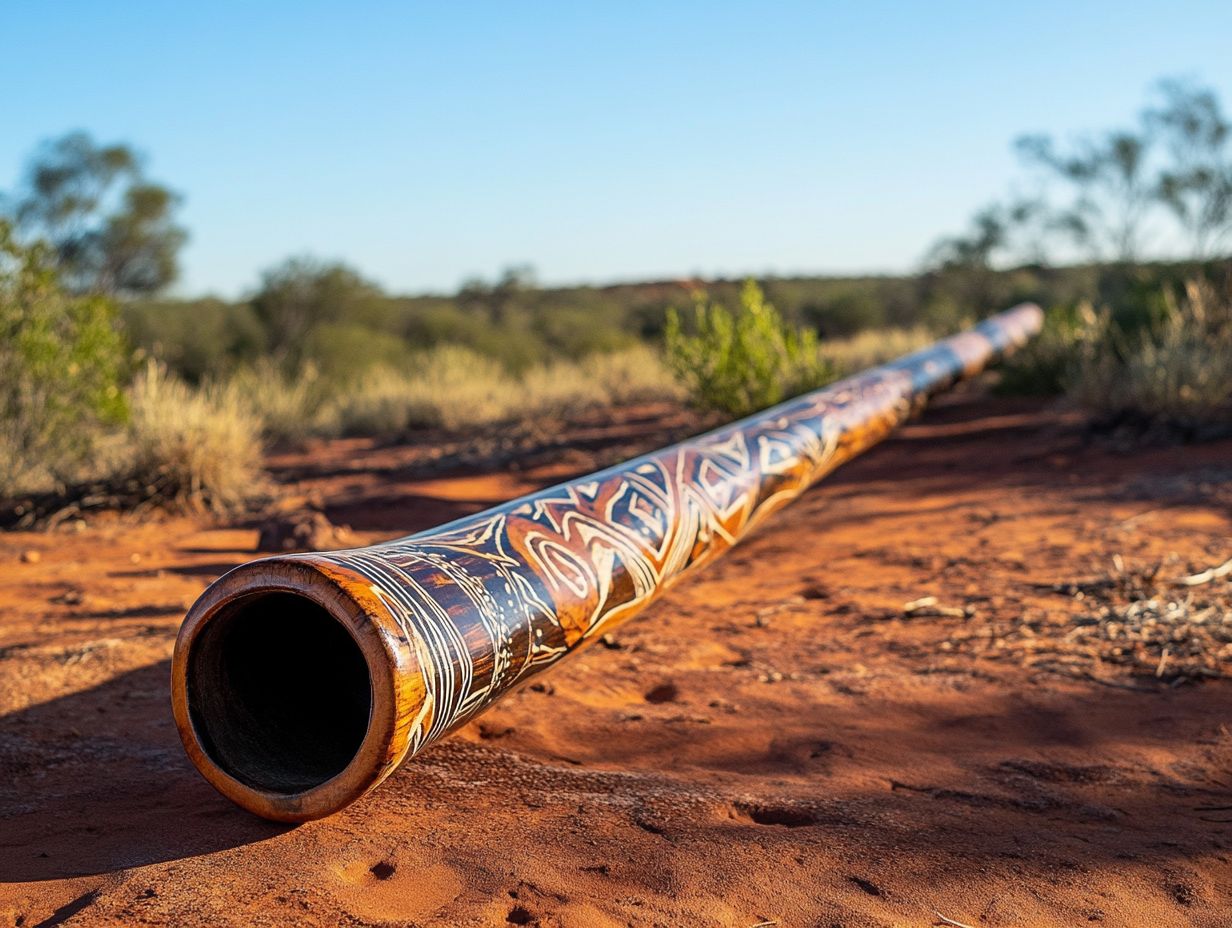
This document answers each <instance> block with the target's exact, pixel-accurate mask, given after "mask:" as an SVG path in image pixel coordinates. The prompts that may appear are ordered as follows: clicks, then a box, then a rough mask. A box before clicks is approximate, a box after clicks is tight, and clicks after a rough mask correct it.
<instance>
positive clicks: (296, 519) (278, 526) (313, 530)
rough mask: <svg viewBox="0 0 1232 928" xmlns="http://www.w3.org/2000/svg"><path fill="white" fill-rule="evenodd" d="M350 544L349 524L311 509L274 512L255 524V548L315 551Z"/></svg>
mask: <svg viewBox="0 0 1232 928" xmlns="http://www.w3.org/2000/svg"><path fill="white" fill-rule="evenodd" d="M353 543H354V539H353V538H352V536H351V530H350V528H349V527H347V526H345V525H334V523H332V522H330V521H329V519H328V518H326V516H325V513H323V512H315V511H312V510H300V511H299V512H287V513H278V514H276V515H273V516H270V517H269V518H268V519H266V520H265V521H264V522H262V523H261V524H260V525H259V526H258V527H257V550H258V551H319V550H325V549H329V548H344V547H346V546H347V545H350V544H353Z"/></svg>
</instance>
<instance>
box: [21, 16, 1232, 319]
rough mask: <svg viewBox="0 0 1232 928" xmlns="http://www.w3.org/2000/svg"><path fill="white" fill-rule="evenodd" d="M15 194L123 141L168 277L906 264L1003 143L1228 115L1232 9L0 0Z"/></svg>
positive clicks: (881, 269) (398, 277) (991, 178)
mask: <svg viewBox="0 0 1232 928" xmlns="http://www.w3.org/2000/svg"><path fill="white" fill-rule="evenodd" d="M5 22H6V26H7V28H8V30H9V34H10V36H13V37H19V38H20V40H21V41H20V42H19V43H11V45H12V47H10V48H9V49H7V50H6V51H7V55H6V57H5V59H4V60H3V62H0V75H2V76H3V78H4V79H5V85H6V86H7V87H9V88H11V91H10V94H9V95H8V97H7V98H6V100H5V102H4V104H3V108H2V110H0V112H2V113H3V116H4V124H5V126H6V131H5V133H4V136H3V137H2V138H0V191H11V190H12V189H13V188H14V187H15V186H16V184H17V183H18V181H19V180H20V177H21V174H22V172H23V170H24V166H25V164H26V162H27V160H28V158H29V157H30V155H31V154H32V153H33V152H34V150H35V148H36V146H37V145H38V143H39V142H41V141H43V140H46V139H48V138H52V137H56V136H59V135H61V134H63V133H65V132H68V131H71V130H75V129H84V130H86V131H88V132H89V133H91V134H92V135H93V136H94V137H95V138H96V139H97V140H99V141H104V142H113V141H123V142H127V143H130V144H132V145H133V146H134V147H135V148H136V149H137V150H138V151H140V152H142V153H143V154H144V155H145V156H146V158H147V165H148V172H149V174H150V176H151V177H152V178H154V179H156V180H159V181H161V182H163V183H166V184H167V185H169V186H170V187H171V188H173V189H174V190H176V191H178V192H180V193H181V194H183V196H184V206H183V208H182V210H181V211H180V213H179V218H180V221H181V223H182V224H183V225H185V226H186V227H187V229H188V230H189V233H190V236H191V238H190V241H189V244H188V246H187V248H186V249H185V251H184V254H183V261H182V266H183V274H182V277H181V280H180V282H179V283H178V284H177V285H176V287H175V288H174V292H175V293H177V294H179V295H197V294H205V293H213V294H217V295H219V296H223V297H226V298H232V297H236V296H239V295H241V294H243V293H245V292H247V291H250V290H251V289H253V288H254V287H255V285H256V283H257V280H258V275H259V273H260V271H261V270H263V269H265V268H267V267H269V266H271V265H273V264H276V263H278V262H279V261H281V260H282V259H284V258H286V257H289V256H292V255H300V254H311V255H314V256H317V257H320V258H323V259H341V260H344V261H346V262H348V263H349V264H352V265H353V266H355V267H356V268H358V269H359V270H360V271H361V272H363V273H364V274H365V275H367V276H369V277H371V278H373V279H375V280H376V281H377V282H379V283H380V284H381V285H382V286H384V287H386V288H387V289H389V290H391V291H393V292H399V293H423V292H451V291H453V290H456V288H457V286H458V285H459V284H460V283H461V282H462V281H463V280H465V279H467V278H471V277H476V276H479V277H484V278H489V279H490V278H493V277H495V276H496V275H498V274H499V273H500V271H501V270H502V269H503V268H505V267H507V266H510V265H515V264H530V265H532V266H533V267H534V268H535V269H536V272H537V274H538V276H539V278H540V279H541V280H542V281H543V282H544V283H546V284H549V285H558V284H595V285H605V284H611V283H620V282H628V281H635V280H648V279H675V278H681V277H688V276H695V275H696V276H707V277H713V276H725V277H738V276H743V275H745V274H759V275H760V274H767V273H773V274H777V275H780V276H788V275H793V274H802V275H814V274H827V275H830V274H874V273H890V274H893V273H902V272H905V271H909V270H911V269H913V268H915V267H916V266H918V264H919V262H920V260H921V258H922V257H923V255H924V253H925V252H926V250H927V249H928V247H929V246H930V245H931V244H932V243H933V241H935V240H936V239H937V238H938V237H940V236H941V235H944V234H950V233H955V232H958V231H961V230H962V229H963V227H964V226H965V224H966V222H967V219H968V218H969V216H970V214H971V213H972V212H973V211H974V210H975V209H977V208H978V207H980V206H982V205H983V204H985V203H986V202H988V201H990V200H992V199H995V198H997V197H1000V196H1002V195H1004V194H1005V193H1007V192H1008V191H1009V189H1010V186H1011V184H1012V183H1013V181H1014V179H1015V177H1016V176H1021V174H1020V172H1019V170H1018V167H1017V163H1016V161H1015V158H1014V156H1013V152H1012V150H1011V143H1012V141H1013V139H1014V138H1015V137H1016V136H1018V135H1020V134H1022V133H1026V132H1032V131H1043V132H1049V133H1052V134H1054V135H1056V136H1058V137H1059V138H1062V139H1065V138H1069V137H1073V136H1074V135H1075V134H1077V133H1080V132H1083V131H1093V130H1099V129H1103V128H1108V127H1112V126H1115V125H1122V124H1127V123H1130V122H1132V120H1133V119H1134V118H1135V115H1136V113H1137V111H1138V110H1139V109H1140V108H1141V106H1142V105H1143V103H1144V102H1145V101H1146V99H1147V96H1148V92H1149V90H1150V88H1151V86H1152V85H1153V84H1154V82H1155V81H1156V80H1158V79H1159V78H1161V77H1168V76H1179V77H1185V78H1190V79H1193V80H1195V81H1198V82H1200V83H1203V84H1206V85H1209V86H1211V87H1213V88H1214V89H1215V90H1216V91H1218V92H1219V93H1220V94H1221V96H1222V97H1223V99H1224V102H1225V104H1228V105H1232V60H1230V59H1229V56H1228V55H1227V54H1226V36H1227V35H1228V34H1230V33H1232V28H1230V27H1232V6H1229V5H1227V4H1215V3H1205V2H1190V3H1183V4H1167V5H1165V4H1163V3H1151V4H1136V5H1134V6H1133V7H1132V8H1125V7H1123V6H1122V5H1119V4H1113V3H1105V2H1098V3H1087V4H1082V5H1081V6H1077V7H1074V6H1071V5H1066V4H1061V3H1059V2H1045V3H1041V4H1036V5H1032V6H1031V8H1030V9H1025V8H1008V7H994V8H988V7H985V6H981V5H979V4H974V3H955V2H950V3H941V4H936V5H930V6H928V7H927V8H925V7H923V6H916V5H906V4H885V3H880V4H866V5H861V6H860V7H859V8H858V9H855V8H852V7H849V6H845V5H838V4H828V3H824V4H810V3H803V2H782V3H775V4H770V5H767V6H762V7H758V8H757V9H756V10H754V9H753V8H752V7H750V6H744V5H736V4H701V3H671V4H644V3H633V4H626V5H622V6H620V7H619V8H617V7H615V6H613V7H592V6H586V7H584V8H577V7H574V6H570V5H565V4H548V3H538V4H529V5H525V6H519V7H517V8H516V9H515V8H513V7H508V6H503V5H498V4H482V3H475V4H467V5H451V6H449V7H444V6H437V7H430V6H427V5H404V4H384V3H366V4H360V5H351V6H347V7H343V6H341V5H330V4H320V3H303V4H289V3H285V2H280V3H271V4H266V5H263V6H262V7H261V9H259V10H253V9H248V8H246V7H245V6H243V5H239V4H233V3H221V4H216V5H212V6H210V7H208V8H205V7H202V8H193V7H188V6H169V7H166V8H154V7H147V6H141V7H138V6H137V5H125V6H122V7H107V6H102V5H95V4H86V3H64V4H60V5H57V6H56V7H54V8H47V7H35V6H29V7H25V8H20V9H13V10H9V11H7V13H6V14H5Z"/></svg>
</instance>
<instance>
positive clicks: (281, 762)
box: [188, 593, 372, 794]
mask: <svg viewBox="0 0 1232 928" xmlns="http://www.w3.org/2000/svg"><path fill="white" fill-rule="evenodd" d="M188 707H189V713H190V715H191V717H192V722H193V727H194V728H195V729H196V732H197V737H198V739H199V740H200V742H201V746H202V747H203V748H204V750H205V753H206V754H207V755H209V757H210V759H211V760H213V761H214V763H216V764H217V765H218V766H219V767H221V768H222V769H223V770H225V771H226V772H227V773H229V774H230V775H231V776H233V777H235V778H236V779H237V780H239V781H240V782H242V783H245V784H247V785H248V786H251V787H255V788H257V789H262V790H266V791H268V792H275V793H284V794H291V793H299V792H303V791H304V790H307V789H311V788H312V787H315V786H319V785H321V784H322V783H324V782H325V781H326V780H329V779H331V778H332V777H334V776H336V775H337V774H339V773H341V772H342V770H343V769H344V768H345V767H346V766H347V764H349V763H350V762H351V759H352V758H353V757H354V756H355V754H356V752H357V751H358V750H359V746H360V744H361V743H362V742H363V740H364V735H365V734H366V733H367V730H368V718H369V715H370V713H371V711H372V687H371V683H370V681H369V677H368V666H367V664H366V663H365V661H364V657H363V654H362V653H361V652H360V650H359V645H357V644H356V643H355V640H354V639H353V638H352V637H351V636H350V634H349V633H348V632H347V630H346V629H345V628H344V627H343V626H342V625H340V624H339V623H338V621H337V620H335V619H334V618H333V617H332V616H330V614H329V613H328V612H326V611H325V609H323V608H321V607H320V606H318V605H317V604H316V603H314V602H312V601H311V600H309V599H306V598H304V597H302V596H297V595H295V594H293V593H267V594H262V595H256V596H252V597H249V598H246V599H242V600H239V601H238V602H236V603H233V604H232V605H230V606H228V607H226V608H225V610H224V611H223V612H222V613H220V614H219V615H217V616H215V617H214V618H213V619H212V620H211V621H210V622H208V623H207V624H206V626H205V627H204V628H203V629H202V630H201V632H200V634H199V635H198V636H197V638H196V640H195V641H194V642H193V646H192V651H191V652H190V654H189V658H188Z"/></svg>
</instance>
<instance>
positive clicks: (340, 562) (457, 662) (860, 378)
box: [171, 304, 1043, 822]
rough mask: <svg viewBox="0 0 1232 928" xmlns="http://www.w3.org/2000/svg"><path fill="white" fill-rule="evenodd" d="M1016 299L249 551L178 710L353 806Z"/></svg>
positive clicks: (885, 408)
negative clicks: (576, 458) (792, 382)
mask: <svg viewBox="0 0 1232 928" xmlns="http://www.w3.org/2000/svg"><path fill="white" fill-rule="evenodd" d="M1042 324H1043V314H1042V313H1041V312H1040V310H1039V308H1038V307H1036V306H1033V305H1027V304H1024V305H1022V306H1017V307H1015V308H1014V309H1011V310H1009V311H1007V312H1004V313H1001V314H1000V315H997V316H993V317H991V318H989V319H987V320H985V321H984V322H982V323H980V324H979V325H977V326H975V327H974V328H973V329H970V330H968V331H966V332H963V333H961V334H959V335H955V336H954V337H952V338H947V339H944V340H942V341H939V342H936V343H935V344H933V345H931V346H930V347H928V348H925V349H923V350H922V351H918V352H916V353H914V354H910V355H907V356H905V357H903V358H900V359H899V360H897V361H893V362H891V363H889V364H886V365H884V366H882V367H878V368H874V369H872V370H869V371H866V372H864V373H862V374H858V375H856V376H854V377H849V378H847V379H846V380H842V381H839V382H837V383H834V384H832V385H831V386H828V387H825V388H824V389H821V390H816V391H814V392H812V393H808V394H805V395H804V396H800V397H797V398H795V399H792V400H788V401H787V402H785V403H781V404H780V405H778V406H775V407H773V408H771V409H767V410H764V411H763V412H759V413H757V414H755V415H753V416H750V417H748V418H746V419H742V420H740V421H739V422H735V423H733V424H731V425H726V426H723V427H722V428H720V429H717V430H715V431H713V432H709V433H707V434H705V435H701V436H699V437H697V438H693V439H690V440H688V441H685V442H682V443H680V444H678V445H674V446H672V447H670V448H666V449H664V450H662V451H657V452H654V453H652V454H647V455H644V456H642V457H639V458H635V459H633V460H631V461H628V462H627V463H624V464H620V465H617V466H616V467H612V468H609V469H607V470H604V471H600V472H599V473H596V474H592V475H589V476H586V477H581V478H579V479H576V480H571V481H569V482H567V483H563V484H560V485H559V486H555V487H552V488H550V489H547V490H543V491H541V492H538V493H534V494H531V495H530V496H525V497H522V498H521V499H516V500H513V501H512V502H508V503H505V504H503V505H501V506H497V507H496V508H494V509H489V510H487V511H486V512H481V513H478V514H477V515H473V516H467V517H465V518H463V519H458V520H457V521H454V522H451V523H449V524H448V525H444V526H442V527H440V528H436V529H431V530H429V531H426V532H421V533H419V534H417V535H411V536H409V537H406V538H400V539H397V540H395V541H390V542H387V543H384V544H378V545H373V546H371V547H367V548H355V549H352V550H346V551H330V552H326V553H318V554H302V555H287V556H279V557H270V558H264V559H262V560H257V561H253V562H251V563H248V564H245V565H243V566H241V567H237V568H236V569H235V570H232V571H231V572H230V573H228V574H226V575H225V576H223V577H222V578H221V579H219V580H218V581H217V582H215V583H214V584H213V585H212V586H210V587H209V588H208V589H207V590H206V591H205V593H204V594H202V596H201V598H200V599H199V600H198V601H197V602H196V603H195V604H194V605H193V607H192V609H191V610H190V611H189V613H188V616H187V618H185V620H184V624H183V627H182V628H181V629H180V634H179V637H178V639H177V641H176V645H175V655H174V658H173V661H172V671H171V673H172V679H171V682H172V696H171V698H172V708H173V711H174V713H175V721H176V725H177V727H178V728H179V732H180V737H181V738H182V739H183V742H184V747H185V749H186V750H187V752H188V756H189V757H190V758H191V760H192V762H193V763H194V764H195V765H196V766H197V768H198V769H199V770H200V771H201V773H202V774H203V775H204V776H205V778H206V779H207V780H209V782H210V783H212V784H213V785H214V786H215V787H216V788H217V789H218V790H219V791H220V792H222V793H223V794H224V795H225V796H227V797H228V798H230V799H231V800H233V801H234V802H236V803H238V804H239V805H241V806H243V807H244V808H245V809H248V810H250V811H252V812H255V813H256V814H257V815H261V816H264V817H265V818H270V819H277V820H280V821H292V822H295V821H306V820H308V819H314V818H320V817H322V816H325V815H329V814H330V813H332V812H336V811H337V810H339V809H341V808H343V807H344V806H346V805H347V804H349V803H351V802H353V801H354V800H356V799H358V798H359V797H360V796H362V795H364V794H365V793H366V792H368V791H369V790H371V789H372V788H373V787H375V786H376V785H377V784H379V783H380V782H381V781H382V780H384V779H385V777H387V776H389V774H390V773H391V772H392V771H393V770H394V769H395V768H397V767H398V765H399V764H401V763H402V762H403V761H404V760H406V759H407V758H409V757H412V756H414V755H415V754H416V753H418V752H419V751H421V750H423V749H424V748H425V747H426V746H427V745H429V744H431V743H432V742H433V741H436V740H437V739H439V738H441V737H443V736H444V735H445V734H446V733H448V732H449V731H452V730H453V729H455V728H457V727H458V726H459V725H461V724H462V723H464V722H465V721H467V720H468V719H470V718H472V717H473V716H475V715H476V714H477V713H479V712H482V711H483V710H484V709H485V708H487V707H488V706H490V705H491V704H492V703H493V702H495V701H496V700H497V699H499V698H500V697H501V696H502V695H503V694H505V693H507V692H508V691H509V690H510V689H512V688H513V687H515V686H517V685H519V684H521V683H523V682H525V681H526V680H527V679H528V678H529V677H530V676H532V675H533V674H535V673H538V672H539V671H541V670H545V669H546V668H548V667H550V666H552V665H553V664H555V663H556V662H557V661H558V660H560V659H561V658H563V657H565V656H566V655H567V654H569V653H570V652H571V651H573V650H575V649H576V648H578V647H580V646H581V645H583V644H585V643H587V642H590V641H593V640H597V639H598V638H599V636H601V635H602V634H603V633H604V632H606V631H607V630H609V629H610V628H611V627H612V626H613V625H614V624H616V623H618V622H620V621H622V620H624V619H626V618H628V617H629V616H631V615H634V614H635V613H637V612H639V611H640V610H641V609H643V608H645V606H646V605H647V604H648V603H650V602H651V601H652V600H653V599H655V597H657V596H658V595H659V594H660V593H662V592H663V591H664V590H665V589H667V588H668V587H669V586H670V585H671V584H672V583H673V582H674V581H675V580H676V578H678V577H680V576H681V575H683V574H685V573H686V572H688V571H691V570H693V569H695V568H697V567H699V566H701V565H702V564H705V563H706V562H707V561H709V560H710V559H712V558H714V557H715V556H717V555H719V554H721V553H723V552H724V551H726V550H727V549H728V548H730V547H731V546H732V545H734V544H735V543H736V542H737V541H738V540H739V539H740V538H741V537H742V536H743V535H745V534H746V533H747V532H748V531H749V530H750V529H752V528H753V527H754V526H755V525H757V524H759V523H760V522H761V521H762V520H763V519H765V518H766V517H767V516H768V515H770V514H771V513H773V512H774V511H775V510H777V509H779V508H780V507H781V506H783V505H784V504H786V503H788V502H790V501H791V500H793V499H795V498H796V497H797V496H799V495H800V494H801V493H802V492H803V491H804V490H805V489H807V488H808V487H809V486H810V485H812V484H813V483H814V482H816V481H817V480H818V479H820V478H821V477H823V476H824V475H826V474H828V473H829V472H830V471H832V470H833V469H834V468H836V467H837V466H839V465H840V464H842V463H843V462H844V461H847V460H849V459H851V458H852V457H854V456H855V455H857V454H859V453H860V452H861V451H863V450H865V449H866V448H869V447H871V446H872V445H874V444H876V443H877V442H878V441H880V440H881V439H882V438H884V437H885V436H886V435H887V434H888V433H889V432H890V431H891V430H892V429H893V428H894V427H895V426H897V425H898V424H899V423H901V422H902V421H903V420H904V419H906V418H907V417H908V416H909V415H910V414H911V412H912V411H913V410H915V409H917V408H919V407H920V406H922V405H923V403H924V401H925V400H926V399H927V398H928V396H930V395H932V394H933V393H936V392H938V391H940V390H943V389H945V388H947V387H949V386H951V385H952V384H953V383H955V382H956V381H958V380H961V379H962V378H964V377H967V376H970V375H972V374H974V373H976V372H978V371H979V370H981V369H982V368H984V367H985V366H986V365H987V364H989V363H990V362H991V361H993V360H995V359H996V358H998V357H1000V356H1002V355H1004V354H1005V353H1007V352H1009V351H1011V350H1013V349H1014V348H1016V347H1018V346H1020V345H1022V344H1024V343H1025V342H1026V341H1027V340H1028V339H1029V338H1030V337H1031V336H1032V335H1034V334H1035V333H1037V332H1038V331H1039V330H1040V328H1041V326H1042Z"/></svg>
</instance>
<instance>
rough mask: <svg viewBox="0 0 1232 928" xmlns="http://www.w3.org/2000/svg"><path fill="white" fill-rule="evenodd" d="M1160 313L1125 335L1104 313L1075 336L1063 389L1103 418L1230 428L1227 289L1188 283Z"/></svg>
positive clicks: (1207, 429)
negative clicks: (1079, 336) (1069, 368)
mask: <svg viewBox="0 0 1232 928" xmlns="http://www.w3.org/2000/svg"><path fill="white" fill-rule="evenodd" d="M1163 304H1164V307H1165V309H1164V313H1163V317H1162V318H1161V319H1159V320H1157V321H1155V322H1153V323H1151V324H1150V325H1146V326H1143V327H1141V328H1140V329H1138V330H1137V331H1136V332H1131V333H1126V332H1124V330H1122V329H1121V328H1119V327H1118V326H1117V325H1116V324H1115V322H1113V321H1112V320H1111V318H1110V316H1109V314H1108V313H1104V314H1101V315H1100V316H1098V317H1093V318H1092V320H1091V321H1090V322H1089V324H1088V329H1087V331H1086V332H1085V333H1084V334H1083V337H1082V338H1080V339H1078V340H1077V341H1076V358H1075V363H1074V365H1073V367H1072V369H1071V373H1070V374H1069V375H1068V378H1067V380H1068V382H1067V388H1068V389H1067V392H1068V394H1069V396H1070V398H1071V399H1073V400H1074V401H1075V402H1077V403H1078V404H1079V405H1081V406H1084V407H1085V408H1087V409H1090V410H1091V411H1093V412H1094V413H1095V414H1096V415H1097V416H1099V417H1100V418H1101V419H1102V420H1103V421H1104V422H1106V423H1108V424H1114V425H1120V424H1130V425H1134V426H1138V427H1144V428H1150V429H1160V428H1162V429H1167V430H1171V431H1179V432H1181V433H1182V434H1185V435H1189V436H1200V435H1203V434H1207V433H1213V434H1222V433H1224V432H1226V431H1227V430H1228V429H1229V428H1232V361H1230V359H1232V294H1228V293H1222V294H1221V293H1219V292H1217V291H1216V290H1215V288H1214V287H1212V286H1211V285H1210V284H1208V283H1205V282H1203V281H1194V282H1191V283H1190V284H1188V285H1187V286H1186V288H1185V295H1184V297H1182V298H1180V299H1177V298H1176V297H1174V296H1173V294H1172V292H1171V291H1167V292H1165V294H1164V297H1163Z"/></svg>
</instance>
